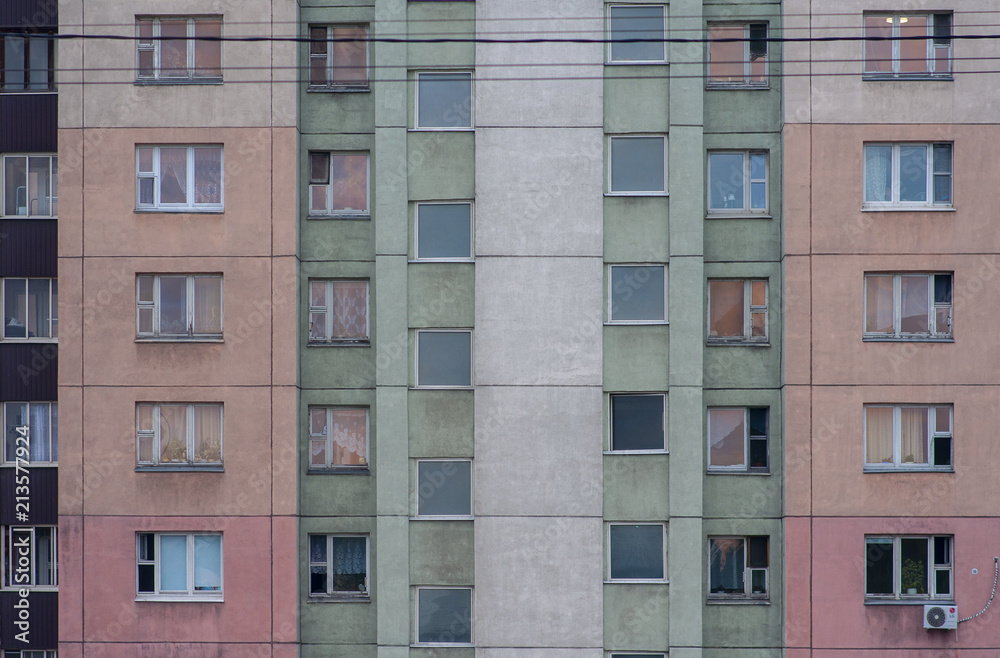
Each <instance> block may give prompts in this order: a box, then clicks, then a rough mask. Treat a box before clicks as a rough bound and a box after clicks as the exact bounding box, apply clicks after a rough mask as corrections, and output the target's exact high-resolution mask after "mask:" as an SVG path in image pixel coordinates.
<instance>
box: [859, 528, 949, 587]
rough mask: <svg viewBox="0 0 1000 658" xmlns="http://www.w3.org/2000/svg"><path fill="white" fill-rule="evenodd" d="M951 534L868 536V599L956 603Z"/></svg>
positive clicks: (866, 583) (866, 554) (866, 561)
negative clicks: (942, 600)
mask: <svg viewBox="0 0 1000 658" xmlns="http://www.w3.org/2000/svg"><path fill="white" fill-rule="evenodd" d="M952 543H953V538H952V537H951V536H950V535H930V536H913V537H906V536H885V537H865V598H866V599H869V600H878V599H888V600H897V601H898V600H907V599H909V600H913V599H916V600H933V599H945V600H953V599H954V594H953V591H952V590H953V588H952V578H953V575H952V566H953V562H952Z"/></svg>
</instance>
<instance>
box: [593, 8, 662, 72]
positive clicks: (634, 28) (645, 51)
mask: <svg viewBox="0 0 1000 658" xmlns="http://www.w3.org/2000/svg"><path fill="white" fill-rule="evenodd" d="M608 31H609V33H610V36H609V40H610V41H611V43H610V47H609V54H608V61H611V62H664V61H666V58H667V57H666V43H665V41H664V32H665V22H664V7H663V5H611V6H610V7H609V8H608Z"/></svg>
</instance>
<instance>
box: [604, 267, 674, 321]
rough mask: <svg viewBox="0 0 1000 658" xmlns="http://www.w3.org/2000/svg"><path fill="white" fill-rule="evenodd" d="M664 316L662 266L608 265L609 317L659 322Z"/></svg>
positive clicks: (622, 319) (620, 319)
mask: <svg viewBox="0 0 1000 658" xmlns="http://www.w3.org/2000/svg"><path fill="white" fill-rule="evenodd" d="M665 317H666V314H665V305H664V282H663V267H662V266H656V265H630V266H625V265H615V266H613V267H612V268H611V320H612V321H613V322H626V321H630V320H631V321H660V320H663V319H664V318H665Z"/></svg>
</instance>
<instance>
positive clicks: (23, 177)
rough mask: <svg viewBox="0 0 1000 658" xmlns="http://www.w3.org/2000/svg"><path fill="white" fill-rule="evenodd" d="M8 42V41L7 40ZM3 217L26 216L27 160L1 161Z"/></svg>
mask: <svg viewBox="0 0 1000 658" xmlns="http://www.w3.org/2000/svg"><path fill="white" fill-rule="evenodd" d="M8 41H9V39H8ZM3 163H4V164H3V168H4V171H3V175H4V190H3V192H4V208H3V213H4V214H5V215H27V214H28V159H27V158H23V157H20V156H15V157H6V158H4V159H3Z"/></svg>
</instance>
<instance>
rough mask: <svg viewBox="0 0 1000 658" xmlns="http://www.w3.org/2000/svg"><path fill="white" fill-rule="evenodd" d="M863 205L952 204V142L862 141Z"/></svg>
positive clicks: (901, 206)
mask: <svg viewBox="0 0 1000 658" xmlns="http://www.w3.org/2000/svg"><path fill="white" fill-rule="evenodd" d="M864 202H865V207H867V208H874V209H878V208H884V207H899V208H906V207H913V208H919V207H920V206H942V207H950V206H951V205H952V154H951V144H945V143H938V144H911V143H901V144H865V199H864Z"/></svg>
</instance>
